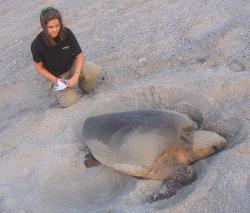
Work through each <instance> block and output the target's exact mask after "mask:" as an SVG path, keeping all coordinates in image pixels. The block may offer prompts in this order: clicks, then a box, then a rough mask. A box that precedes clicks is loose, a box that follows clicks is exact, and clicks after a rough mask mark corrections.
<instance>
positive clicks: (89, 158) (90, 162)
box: [84, 152, 100, 168]
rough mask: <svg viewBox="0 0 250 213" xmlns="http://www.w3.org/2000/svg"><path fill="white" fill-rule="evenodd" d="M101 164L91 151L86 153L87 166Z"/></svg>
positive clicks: (85, 163) (85, 162)
mask: <svg viewBox="0 0 250 213" xmlns="http://www.w3.org/2000/svg"><path fill="white" fill-rule="evenodd" d="M99 164H100V162H99V161H98V160H96V159H95V157H94V156H93V155H92V153H91V152H89V153H88V154H86V155H85V161H84V165H85V166H86V167H87V168H91V167H95V166H98V165H99Z"/></svg>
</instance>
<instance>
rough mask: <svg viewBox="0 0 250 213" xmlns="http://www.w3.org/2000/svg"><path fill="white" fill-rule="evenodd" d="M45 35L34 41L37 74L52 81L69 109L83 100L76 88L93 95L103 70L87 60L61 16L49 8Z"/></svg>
mask: <svg viewBox="0 0 250 213" xmlns="http://www.w3.org/2000/svg"><path fill="white" fill-rule="evenodd" d="M40 23H41V27H42V32H40V33H39V34H38V35H37V37H36V38H35V39H34V40H33V42H32V44H31V52H32V56H33V60H34V65H35V68H36V70H37V72H38V73H39V74H40V75H41V76H42V77H44V78H45V79H47V80H48V81H50V82H51V83H52V86H53V90H54V91H55V96H56V98H57V100H58V102H59V104H60V105H61V106H62V107H69V106H71V105H72V104H74V103H75V102H76V101H77V100H78V99H79V98H80V96H81V94H79V93H78V92H77V91H76V89H75V87H76V86H77V85H78V83H79V86H80V88H81V89H82V90H83V91H85V92H89V91H91V90H93V89H94V88H95V85H96V81H97V78H98V77H99V75H100V67H99V66H97V65H95V64H93V63H91V62H88V61H85V60H84V55H83V53H82V50H81V47H80V45H79V44H78V42H77V40H76V38H75V36H74V34H73V33H72V31H71V30H70V29H69V28H67V27H65V26H64V25H63V20H62V16H61V14H60V12H59V11H58V10H57V9H55V8H53V7H47V8H45V9H43V10H42V11H41V15H40Z"/></svg>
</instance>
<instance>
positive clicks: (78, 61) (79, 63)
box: [68, 52, 84, 88]
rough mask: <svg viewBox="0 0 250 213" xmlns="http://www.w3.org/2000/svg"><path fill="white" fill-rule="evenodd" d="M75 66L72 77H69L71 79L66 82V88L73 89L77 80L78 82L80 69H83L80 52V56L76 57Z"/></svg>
mask: <svg viewBox="0 0 250 213" xmlns="http://www.w3.org/2000/svg"><path fill="white" fill-rule="evenodd" d="M75 60H76V66H75V70H74V74H73V76H72V77H71V79H70V80H69V82H68V86H69V87H71V88H72V87H75V86H76V84H77V83H78V80H79V76H80V74H81V72H82V67H83V64H84V55H83V53H82V52H81V53H80V54H78V55H77V56H76V59H75Z"/></svg>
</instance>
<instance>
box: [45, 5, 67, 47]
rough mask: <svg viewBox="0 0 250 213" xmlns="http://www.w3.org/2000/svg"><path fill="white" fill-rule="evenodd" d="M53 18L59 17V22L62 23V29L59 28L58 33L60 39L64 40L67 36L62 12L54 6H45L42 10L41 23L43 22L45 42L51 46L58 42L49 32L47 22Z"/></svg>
mask: <svg viewBox="0 0 250 213" xmlns="http://www.w3.org/2000/svg"><path fill="white" fill-rule="evenodd" d="M53 19H58V21H59V24H60V30H59V34H58V37H59V40H60V41H64V40H65V37H66V35H65V27H64V25H63V20H62V15H61V13H60V12H59V11H58V10H57V9H55V8H53V7H47V8H44V9H43V10H42V11H41V15H40V23H41V27H42V29H43V38H44V41H45V44H46V45H48V46H49V47H54V46H56V42H55V41H54V39H53V38H51V36H50V35H49V34H48V33H47V24H48V22H49V21H51V20H53Z"/></svg>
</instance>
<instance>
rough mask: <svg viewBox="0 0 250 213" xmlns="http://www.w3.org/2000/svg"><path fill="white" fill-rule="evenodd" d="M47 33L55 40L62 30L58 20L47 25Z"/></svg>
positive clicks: (53, 20)
mask: <svg viewBox="0 0 250 213" xmlns="http://www.w3.org/2000/svg"><path fill="white" fill-rule="evenodd" d="M46 27H47V33H48V34H49V36H51V37H52V38H55V37H56V36H57V35H58V33H59V30H60V23H59V20H58V19H52V20H50V21H49V22H48V24H47V26H46Z"/></svg>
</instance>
